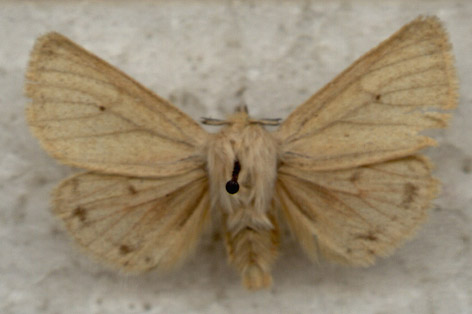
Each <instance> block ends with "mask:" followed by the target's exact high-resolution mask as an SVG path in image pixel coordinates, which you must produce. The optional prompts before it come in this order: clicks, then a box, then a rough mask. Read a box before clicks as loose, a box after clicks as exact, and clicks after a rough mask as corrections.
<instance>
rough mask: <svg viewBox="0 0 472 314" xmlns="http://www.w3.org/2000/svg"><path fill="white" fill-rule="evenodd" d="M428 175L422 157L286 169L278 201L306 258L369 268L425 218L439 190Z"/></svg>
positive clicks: (278, 186)
mask: <svg viewBox="0 0 472 314" xmlns="http://www.w3.org/2000/svg"><path fill="white" fill-rule="evenodd" d="M430 171H431V167H430V164H429V162H428V161H427V160H426V159H425V158H424V157H420V156H413V157H405V158H401V159H396V160H392V161H388V162H383V163H377V164H373V165H368V166H363V167H358V168H353V169H347V170H335V171H325V172H307V171H303V170H300V169H298V168H294V167H290V166H282V167H281V168H280V169H279V177H278V182H277V186H276V190H277V197H278V200H279V202H280V204H281V207H282V211H283V212H284V215H285V216H286V217H287V221H288V223H289V226H290V228H291V229H292V231H294V232H293V233H294V234H295V236H296V237H297V239H298V240H299V241H300V242H301V244H302V247H303V248H304V250H305V251H306V252H307V254H309V255H310V256H316V254H317V251H318V250H320V251H321V252H322V253H323V254H324V255H325V256H327V257H328V258H331V259H334V260H336V261H339V262H342V263H345V264H352V265H360V266H367V265H370V264H372V263H373V262H374V261H375V258H376V257H377V256H386V255H389V254H390V253H391V252H392V251H393V250H394V249H395V248H396V247H398V246H399V245H400V244H402V243H403V242H404V241H405V240H406V239H408V238H409V237H410V236H411V235H412V234H413V232H414V231H415V230H416V228H417V227H418V226H419V225H420V224H421V222H422V221H423V220H424V219H425V217H426V212H427V209H428V207H429V206H430V203H431V201H432V200H433V199H434V198H435V196H436V194H437V188H438V183H437V181H436V180H435V179H434V178H432V176H431V174H430Z"/></svg>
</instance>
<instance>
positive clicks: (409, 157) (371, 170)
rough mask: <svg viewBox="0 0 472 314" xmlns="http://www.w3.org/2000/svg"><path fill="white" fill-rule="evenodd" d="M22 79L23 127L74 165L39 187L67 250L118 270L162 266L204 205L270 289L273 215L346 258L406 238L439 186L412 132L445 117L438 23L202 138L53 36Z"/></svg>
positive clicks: (421, 140) (375, 252)
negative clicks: (305, 93) (285, 109)
mask: <svg viewBox="0 0 472 314" xmlns="http://www.w3.org/2000/svg"><path fill="white" fill-rule="evenodd" d="M26 79H27V81H26V87H25V88H26V95H27V96H28V97H30V98H31V99H32V103H31V104H30V105H29V107H28V108H27V121H28V124H29V126H30V127H31V130H32V133H33V134H34V135H35V136H36V137H37V138H38V139H39V141H40V143H41V145H42V147H43V148H44V149H45V150H46V151H47V152H48V153H49V154H50V155H51V156H53V157H54V158H56V159H57V160H58V161H60V162H61V163H64V164H66V165H70V166H74V167H79V168H83V169H86V172H82V173H79V174H77V175H73V176H72V177H69V178H67V179H66V180H65V181H63V182H62V183H60V184H59V186H58V187H57V188H56V189H55V190H54V192H53V212H54V213H55V215H57V217H59V218H60V219H61V220H62V221H63V222H64V223H65V227H66V228H67V230H68V231H69V232H70V234H71V235H72V237H73V238H74V239H75V240H76V241H77V243H78V244H79V246H80V247H82V248H83V249H84V250H85V251H86V252H88V253H89V254H90V255H92V256H93V257H95V258H96V259H98V260H100V261H102V262H103V263H104V264H107V265H109V266H112V267H113V268H116V269H118V270H122V271H125V272H130V273H140V272H143V271H147V270H151V269H166V268H170V267H173V266H175V265H177V264H178V263H179V262H181V261H182V260H183V259H184V258H185V257H187V256H188V255H189V253H191V252H192V251H193V250H194V249H195V247H196V245H197V243H198V240H199V239H200V236H201V234H202V231H203V230H204V229H205V226H206V225H208V224H209V221H210V216H211V215H212V214H214V213H215V212H218V213H219V214H220V215H221V226H219V227H221V232H222V234H223V235H224V240H225V244H226V250H227V254H228V258H229V263H230V264H231V265H233V266H234V267H235V269H236V270H237V271H238V272H239V273H240V274H241V277H242V282H243V284H244V286H246V287H247V288H249V289H259V288H264V287H269V286H270V285H271V282H272V277H271V269H272V267H273V264H274V262H275V260H276V257H277V253H278V250H279V242H280V236H281V231H280V230H281V229H280V228H281V227H280V226H281V224H282V223H283V224H286V225H288V227H289V229H290V230H291V233H292V234H293V235H294V237H295V238H296V239H297V240H298V242H299V244H300V246H301V247H302V249H303V250H304V252H305V253H306V254H307V255H308V256H310V257H311V258H313V259H316V258H317V257H318V256H319V254H320V253H321V254H322V255H323V256H325V257H326V258H328V259H330V260H334V261H337V262H340V263H343V264H348V265H355V266H368V265H371V264H373V263H374V261H375V260H376V258H377V257H385V256H387V255H389V254H391V253H392V251H393V250H394V249H395V248H397V247H398V246H399V245H401V244H402V243H403V242H404V241H405V240H406V239H408V238H409V237H410V236H411V235H412V234H413V233H414V231H415V230H416V229H417V227H418V226H419V225H420V224H421V223H422V222H423V221H424V219H425V217H426V214H427V210H428V208H429V207H430V206H431V203H432V200H433V199H434V198H435V197H436V195H437V193H438V181H437V180H436V179H434V178H433V177H432V174H431V164H430V162H429V161H428V160H427V159H426V158H425V157H423V156H422V155H420V154H419V151H420V150H421V149H423V148H425V147H428V146H434V145H436V142H435V141H434V140H433V139H432V138H430V137H427V136H425V135H424V134H422V133H421V132H422V131H424V130H427V129H431V128H443V127H445V126H446V125H447V123H448V120H449V114H448V113H447V110H450V109H453V108H454V107H455V106H456V103H457V98H458V96H457V89H458V84H457V79H456V74H455V69H454V65H453V57H452V54H451V45H450V44H449V42H448V38H447V34H446V32H445V30H444V28H443V26H442V25H441V23H440V21H439V20H438V19H437V18H436V17H418V18H416V19H415V20H413V21H412V22H410V23H409V24H407V25H405V26H403V27H402V28H401V29H400V30H399V31H397V32H396V33H395V34H393V35H392V36H391V37H390V38H388V39H387V40H385V41H384V42H382V43H381V44H380V45H379V46H377V47H376V48H374V49H372V50H371V51H369V52H368V53H367V54H365V55H364V56H362V57H361V58H360V59H359V60H357V61H356V62H354V63H353V64H352V65H351V66H350V67H348V68H347V69H346V70H345V71H343V72H342V73H341V74H339V75H338V76H337V77H336V78H335V79H333V80H332V81H331V82H330V83H328V84H327V85H326V86H325V87H324V88H322V89H321V90H320V91H318V92H317V93H316V94H314V95H313V96H312V97H311V98H310V99H308V100H307V101H306V102H305V103H303V104H302V105H300V106H299V107H298V108H296V109H295V110H294V111H293V112H292V113H291V114H290V115H289V116H288V117H287V118H286V119H285V120H284V121H282V122H279V121H277V120H271V119H261V120H258V119H253V118H251V117H250V116H249V115H248V112H247V110H246V108H245V107H244V106H240V107H238V108H237V110H236V111H235V112H234V114H232V115H230V116H228V117H227V118H226V119H225V120H217V119H204V120H203V123H206V124H209V125H220V126H221V128H220V129H219V131H217V132H215V133H209V132H207V131H205V130H204V129H203V128H202V127H201V126H200V125H199V124H198V123H197V122H195V121H194V120H192V119H191V118H190V117H188V116H187V115H185V114H184V113H183V112H181V111H180V110H179V109H177V108H176V107H174V106H173V105H172V104H170V103H169V102H168V101H166V100H164V99H162V98H160V97H159V96H157V95H155V94H154V93H152V92H151V91H149V90H148V89H146V88H145V87H143V86H141V85H140V84H139V83H137V82H136V81H134V80H133V79H132V78H130V77H128V76H127V75H125V74H124V73H122V72H121V71H119V70H118V69H116V68H114V67H112V66H111V65H109V64H107V63H106V62H104V61H102V60H101V59H99V58H98V57H96V56H94V55H93V54H91V53H89V52H88V51H86V50H84V49H83V48H81V47H79V46H78V45H76V44H75V43H73V42H72V41H70V40H69V39H67V38H66V37H64V36H62V35H60V34H58V33H49V34H46V35H44V36H42V37H40V38H39V39H38V40H37V42H36V44H35V45H34V48H33V51H32V53H31V59H30V62H29V67H28V70H27V74H26ZM274 124H277V125H279V126H278V128H277V129H276V130H275V131H272V132H270V131H269V130H267V128H266V126H267V125H274Z"/></svg>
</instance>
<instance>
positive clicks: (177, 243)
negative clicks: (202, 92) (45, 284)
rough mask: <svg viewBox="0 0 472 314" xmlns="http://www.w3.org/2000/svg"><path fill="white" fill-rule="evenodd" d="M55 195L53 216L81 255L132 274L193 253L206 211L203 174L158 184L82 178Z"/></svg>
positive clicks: (165, 265)
mask: <svg viewBox="0 0 472 314" xmlns="http://www.w3.org/2000/svg"><path fill="white" fill-rule="evenodd" d="M53 196H54V207H53V211H54V213H55V214H56V215H57V216H58V217H59V218H60V219H61V220H63V221H64V223H65V226H66V228H67V230H68V231H69V232H70V234H71V235H72V236H73V237H74V239H75V240H76V241H77V243H78V244H79V246H80V247H81V248H82V249H84V250H85V252H87V253H89V254H91V255H92V256H93V257H95V258H97V259H98V260H101V261H102V262H104V263H105V264H106V265H109V266H112V267H113V268H117V269H120V270H123V271H125V272H133V273H137V272H142V271H146V270H149V269H152V268H157V269H165V268H170V267H173V266H175V265H176V264H178V263H179V262H180V261H181V260H182V259H183V258H184V257H185V256H187V255H188V254H189V253H190V252H191V251H192V250H193V249H194V248H195V245H196V243H197V241H198V239H199V238H200V233H201V231H202V228H203V226H204V224H205V222H206V221H207V218H208V211H209V196H208V184H207V178H206V174H205V172H204V171H203V170H201V169H196V170H193V171H190V172H188V173H186V174H184V175H179V176H174V177H168V178H162V179H142V178H135V177H125V176H115V175H104V174H97V173H91V172H89V173H82V174H78V175H75V176H72V177H71V178H68V179H66V180H65V181H64V182H62V183H61V184H60V185H59V186H58V187H57V188H56V190H55V191H54V195H53Z"/></svg>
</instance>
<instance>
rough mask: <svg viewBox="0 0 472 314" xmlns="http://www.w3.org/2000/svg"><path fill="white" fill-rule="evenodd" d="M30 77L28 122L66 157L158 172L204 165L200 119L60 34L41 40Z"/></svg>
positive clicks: (80, 163) (119, 169)
mask: <svg viewBox="0 0 472 314" xmlns="http://www.w3.org/2000/svg"><path fill="white" fill-rule="evenodd" d="M26 79H27V82H26V86H25V90H26V95H27V96H28V97H30V98H31V99H32V100H33V102H32V104H31V105H30V106H29V107H28V110H27V120H28V124H29V126H30V127H31V130H32V132H33V134H34V135H35V136H36V137H37V138H38V139H39V141H40V143H41V144H42V146H43V147H44V149H45V150H46V151H47V152H48V153H49V154H51V155H52V156H53V157H55V158H56V159H58V160H59V161H61V162H62V163H65V164H67V165H71V166H77V167H81V168H86V169H90V170H94V171H100V172H103V173H112V174H121V175H129V176H156V177H159V176H169V175H176V174H182V173H185V172H187V171H190V170H192V169H195V168H198V167H203V166H204V161H205V157H204V155H203V147H204V145H205V144H206V142H207V137H208V134H207V133H206V132H205V131H204V130H203V129H202V128H201V127H200V126H199V125H198V124H197V123H196V122H195V121H194V120H192V119H191V118H189V117H188V116H186V115H185V114H184V113H182V112H181V111H180V110H178V109H177V108H176V107H174V106H172V105H171V104H170V103H169V102H167V101H165V100H163V99H161V98H160V97H158V96H157V95H155V94H154V93H152V92H151V91H149V90H148V89H146V88H145V87H143V86H141V85H140V84H139V83H137V82H136V81H134V80H133V79H131V78H130V77H128V76H127V75H126V74H124V73H122V72H121V71H120V70H118V69H116V68H114V67H112V66H111V65H109V64H107V63H106V62H105V61H103V60H101V59H100V58H98V57H96V56H94V55H92V54H91V53H89V52H87V51H86V50H84V49H83V48H81V47H79V46H78V45H76V44H74V43H73V42H72V41H70V40H69V39H68V38H66V37H64V36H62V35H60V34H57V33H49V34H46V35H44V36H42V37H40V38H39V39H38V40H37V42H36V44H35V46H34V48H33V51H32V52H31V59H30V63H29V66H28V71H27V74H26Z"/></svg>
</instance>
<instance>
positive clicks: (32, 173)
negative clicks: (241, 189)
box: [0, 0, 472, 314]
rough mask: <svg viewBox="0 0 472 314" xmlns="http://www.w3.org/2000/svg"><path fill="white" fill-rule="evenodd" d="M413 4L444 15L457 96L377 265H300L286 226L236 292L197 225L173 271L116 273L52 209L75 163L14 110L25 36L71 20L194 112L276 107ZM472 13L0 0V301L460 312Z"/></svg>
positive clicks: (97, 307)
mask: <svg viewBox="0 0 472 314" xmlns="http://www.w3.org/2000/svg"><path fill="white" fill-rule="evenodd" d="M419 14H434V15H437V16H439V17H440V18H441V20H443V21H444V23H445V25H446V27H447V29H448V30H449V33H450V36H451V41H452V43H453V46H454V53H455V55H456V59H457V68H458V74H459V78H460V80H461V90H460V92H461V97H460V105H459V108H458V109H457V111H456V113H455V117H454V119H453V121H452V124H451V127H450V128H449V129H447V130H444V131H440V132H438V136H437V138H438V139H439V142H440V143H441V146H440V148H438V149H434V150H432V151H430V152H428V155H429V156H430V157H431V158H432V159H433V160H434V162H435V164H436V165H437V170H436V175H437V176H438V177H439V178H440V179H441V180H442V181H443V183H444V186H443V190H442V194H441V196H440V198H439V199H438V200H437V201H436V205H435V206H434V208H433V209H432V210H431V212H430V218H429V220H428V221H427V223H426V224H425V226H424V228H423V229H421V231H420V232H419V233H418V235H417V237H415V238H414V239H413V240H412V241H410V242H409V243H407V244H406V245H405V246H404V247H402V248H401V249H399V250H398V251H397V252H396V254H394V255H393V256H392V257H390V258H388V259H385V260H381V261H379V263H378V264H377V265H376V266H374V267H371V268H368V269H356V268H345V267H341V266H336V265H332V264H328V263H325V262H321V263H320V264H319V265H313V264H311V263H310V262H309V261H308V260H307V258H305V257H304V256H303V254H302V253H301V252H300V251H299V249H298V248H297V247H296V245H295V244H294V243H293V242H291V241H286V242H284V244H283V251H282V253H281V256H280V259H279V261H278V262H277V264H276V266H275V269H274V279H275V285H274V286H273V288H272V289H271V290H269V291H262V292H256V293H253V292H247V291H245V290H244V289H242V288H241V286H240V282H239V278H238V276H237V275H236V274H235V273H234V272H233V270H232V269H230V268H229V267H228V266H227V265H226V260H225V259H226V257H225V254H224V250H223V246H222V244H221V242H219V241H215V240H213V239H212V238H211V237H209V238H207V239H206V240H205V241H204V242H203V244H202V246H201V248H200V250H199V254H197V255H195V256H194V257H193V258H191V259H190V260H189V261H188V263H186V264H185V265H184V267H183V268H181V269H180V270H179V271H176V272H174V273H170V274H165V275H161V274H156V273H151V274H146V275H142V276H138V277H123V276H120V275H119V274H116V273H114V272H112V271H109V270H107V269H105V268H103V267H102V266H101V265H98V264H96V263H95V262H93V261H91V260H89V259H88V258H87V257H86V256H84V255H82V254H81V253H80V252H78V250H76V248H75V247H74V245H73V243H72V242H71V241H70V239H69V238H68V237H67V235H66V234H65V233H64V232H63V231H62V227H61V225H60V224H59V223H58V222H57V221H56V220H55V218H54V217H53V216H52V215H51V213H50V211H49V191H50V190H51V189H52V188H53V187H54V186H55V185H56V184H57V183H58V182H59V180H61V179H62V178H64V177H65V176H66V175H68V174H69V173H72V172H73V171H74V170H71V169H70V168H68V167H65V166H61V165H59V164H57V163H56V162H55V161H54V160H53V159H52V158H50V157H49V156H48V155H46V153H45V152H44V151H43V150H41V148H40V147H39V145H38V143H37V141H36V140H35V139H33V138H32V136H31V135H30V133H29V131H28V128H27V126H26V123H25V119H24V108H25V106H26V104H27V102H28V100H27V99H26V98H25V97H24V96H23V94H22V87H23V82H24V79H23V75H24V71H25V66H26V63H27V59H28V53H29V51H30V49H31V47H32V45H33V42H34V40H35V38H36V37H37V36H39V35H41V34H43V33H45V32H48V31H51V30H56V31H59V32H61V33H63V34H65V35H67V36H69V37H70V38H72V39H73V40H74V41H76V42H77V43H80V44H81V45H83V46H85V47H86V48H87V49H89V50H91V51H93V52H94V53H96V54H97V55H99V56H101V57H102V58H104V59H105V60H107V61H109V62H111V63H112V64H114V65H117V66H118V67H120V68H121V69H123V70H124V71H125V72H127V73H129V74H130V75H131V76H133V77H134V78H136V79H137V80H138V81H140V82H142V83H143V84H144V85H146V86H148V87H150V88H151V89H153V90H154V91H156V92H157V93H159V94H160V95H162V96H163V97H165V98H168V99H170V100H172V101H173V102H174V103H175V104H176V105H177V106H178V107H179V108H181V109H182V110H184V111H185V112H187V113H188V114H189V115H191V116H192V117H194V118H196V119H197V118H199V117H201V116H211V117H224V115H225V114H226V113H228V112H231V111H232V110H233V108H234V106H235V105H236V104H238V103H240V102H241V101H244V102H246V103H247V104H248V106H249V108H250V112H251V113H252V114H253V115H255V116H257V117H272V118H275V117H285V116H286V115H287V114H288V113H289V112H290V111H291V110H293V108H295V106H296V105H297V104H300V103H301V102H303V101H304V100H305V99H306V98H307V97H309V96H310V95H311V94H312V93H314V92H315V91H316V90H317V89H319V88H320V87H322V86H323V85H324V84H325V83H327V82H328V81H329V80H330V79H331V78H333V77H334V76H335V75H336V74H337V73H338V72H340V71H341V70H343V69H344V68H345V67H346V66H348V65H349V64H350V63H351V62H353V61H354V60H355V59H356V58H357V57H359V56H360V55H361V54H363V53H364V52H366V51H367V50H368V49H370V48H372V47H373V46H375V45H377V44H378V43H379V42H380V41H381V40H383V39H385V38H386V37H388V36H389V35H390V34H391V33H393V32H394V31H396V30H397V29H398V28H400V27H401V26H402V25H403V24H405V23H407V22H408V21H410V20H412V19H413V18H415V17H416V16H417V15H419ZM471 19H472V2H470V1H466V0H463V1H459V0H455V1H451V0H444V1H439V0H438V1H426V0H424V1H422V0H412V1H377V0H363V1H339V0H338V1H216V0H215V1H205V0H201V1H139V2H138V1H120V2H112V1H107V2H97V1H0V91H1V92H0V147H1V154H0V313H265V312H266V313H314V312H316V313H378V314H380V313H472V263H471V257H472V244H471V236H472V228H471V218H472V212H471V208H472V190H471V184H472V173H471V170H472V159H471V156H472V136H471V135H470V131H471V121H472V109H471V108H472V107H471V100H472V89H471V88H470V86H471V85H472V77H471V73H472V58H471V47H472V45H471V42H472V36H471V34H472V23H471Z"/></svg>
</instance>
